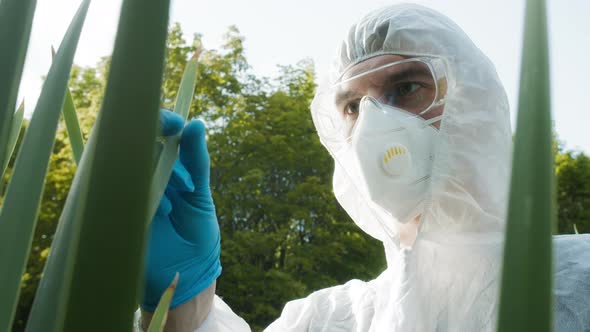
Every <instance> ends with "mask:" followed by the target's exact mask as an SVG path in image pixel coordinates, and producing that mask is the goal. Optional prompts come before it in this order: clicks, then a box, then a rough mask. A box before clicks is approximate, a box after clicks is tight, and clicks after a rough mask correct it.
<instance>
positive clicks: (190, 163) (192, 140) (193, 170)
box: [180, 120, 209, 190]
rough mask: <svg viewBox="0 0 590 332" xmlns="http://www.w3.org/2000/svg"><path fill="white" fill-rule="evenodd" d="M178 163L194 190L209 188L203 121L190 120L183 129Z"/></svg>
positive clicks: (207, 155)
mask: <svg viewBox="0 0 590 332" xmlns="http://www.w3.org/2000/svg"><path fill="white" fill-rule="evenodd" d="M180 161H181V162H182V164H183V165H184V167H185V168H186V170H187V171H188V172H189V173H190V175H191V178H192V180H193V184H194V185H195V187H196V188H204V187H206V188H207V189H208V188H209V152H208V151H207V141H206V140H205V124H204V123H203V121H200V120H191V121H190V122H189V123H188V124H187V125H186V126H185V127H184V130H183V132H182V137H181V138H180ZM196 190H199V189H196Z"/></svg>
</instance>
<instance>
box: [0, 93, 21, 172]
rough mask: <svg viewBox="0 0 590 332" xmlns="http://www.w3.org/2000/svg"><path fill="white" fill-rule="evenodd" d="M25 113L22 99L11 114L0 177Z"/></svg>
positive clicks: (4, 169) (12, 150) (12, 149)
mask: <svg viewBox="0 0 590 332" xmlns="http://www.w3.org/2000/svg"><path fill="white" fill-rule="evenodd" d="M24 114H25V101H24V100H23V101H22V102H21V103H20V106H19V107H18V109H17V110H16V112H15V113H14V114H13V115H12V125H11V127H10V134H9V135H8V144H7V145H6V155H5V156H4V164H3V165H2V168H1V169H0V179H1V178H2V177H4V172H6V167H8V162H9V161H10V157H11V156H12V153H13V152H14V148H15V147H16V140H17V139H18V134H19V133H20V129H21V126H22V124H23V116H24Z"/></svg>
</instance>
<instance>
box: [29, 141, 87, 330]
mask: <svg viewBox="0 0 590 332" xmlns="http://www.w3.org/2000/svg"><path fill="white" fill-rule="evenodd" d="M95 133H96V131H93V132H92V134H91V135H90V138H89V139H88V144H87V145H86V149H85V152H84V154H83V155H82V160H81V161H80V164H79V166H78V170H77V172H76V175H75V177H74V181H73V182H72V186H71V187H70V191H69V192H68V197H67V199H66V203H65V205H64V208H63V211H62V214H61V216H60V219H59V223H58V225H57V230H56V232H55V235H54V239H53V242H52V244H51V251H50V254H49V257H48V258H47V263H46V264H45V269H44V270H43V278H41V281H40V282H39V286H38V287H37V293H36V294H35V300H34V302H33V306H32V308H31V313H30V314H29V319H28V320H27V329H26V331H28V332H36V331H47V332H60V331H63V326H64V323H65V316H66V315H65V314H66V310H67V303H68V299H69V296H70V291H71V289H70V287H69V286H70V282H71V280H72V274H73V271H74V262H75V259H76V257H77V255H76V254H77V251H76V250H75V248H77V247H78V241H79V239H80V226H81V223H80V220H81V219H82V216H83V213H84V207H85V205H84V202H85V201H86V196H87V193H88V182H89V179H90V177H89V173H90V166H91V165H92V158H93V157H94V149H95V147H96V144H95V143H96V135H95Z"/></svg>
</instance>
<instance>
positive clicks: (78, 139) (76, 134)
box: [51, 47, 84, 165]
mask: <svg viewBox="0 0 590 332" xmlns="http://www.w3.org/2000/svg"><path fill="white" fill-rule="evenodd" d="M51 55H52V56H53V57H55V51H54V50H53V47H51ZM61 113H62V114H63V117H64V121H65V123H66V130H67V131H68V137H69V138H70V145H71V146H72V153H73V154H74V160H75V161H76V164H77V165H79V164H80V159H82V152H83V151H84V139H83V138H82V130H80V123H79V122H78V116H77V115H76V106H75V105H74V99H73V98H72V94H71V93H70V89H69V88H68V87H66V97H65V99H64V105H63V108H62V110H61Z"/></svg>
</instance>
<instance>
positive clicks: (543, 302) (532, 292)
mask: <svg viewBox="0 0 590 332" xmlns="http://www.w3.org/2000/svg"><path fill="white" fill-rule="evenodd" d="M549 94H550V90H549V57H548V44H547V16H546V11H545V1H544V0H528V1H527V3H526V17H525V29H524V45H523V53H522V64H521V78H520V97H519V103H518V119H517V127H516V135H515V146H514V157H513V166H512V182H511V188H510V202H509V208H508V221H507V222H508V224H507V229H506V243H505V248H504V268H503V272H502V290H501V297H500V301H501V303H500V312H499V324H498V330H499V331H551V330H552V328H553V325H552V324H553V323H552V314H553V309H552V296H551V284H552V251H551V233H552V228H553V227H552V225H553V224H554V221H555V218H556V212H555V211H556V209H555V205H556V202H555V192H554V191H555V179H554V171H553V151H552V135H551V114H550V113H551V112H550V102H549Z"/></svg>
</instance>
